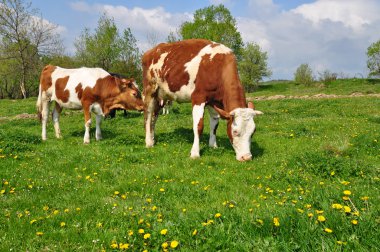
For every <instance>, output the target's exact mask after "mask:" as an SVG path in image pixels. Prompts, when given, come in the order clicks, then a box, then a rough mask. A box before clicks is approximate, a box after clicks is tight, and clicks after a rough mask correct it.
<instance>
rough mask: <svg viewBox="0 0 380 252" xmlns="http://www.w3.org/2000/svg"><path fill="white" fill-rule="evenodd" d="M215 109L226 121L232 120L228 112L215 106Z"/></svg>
mask: <svg viewBox="0 0 380 252" xmlns="http://www.w3.org/2000/svg"><path fill="white" fill-rule="evenodd" d="M213 107H214V109H215V111H216V112H218V114H219V115H220V117H221V118H223V119H226V120H229V119H230V118H231V115H230V114H229V113H227V112H226V111H224V110H223V109H221V108H218V107H217V106H215V105H214V106H213Z"/></svg>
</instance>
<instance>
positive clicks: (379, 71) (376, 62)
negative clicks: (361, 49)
mask: <svg viewBox="0 0 380 252" xmlns="http://www.w3.org/2000/svg"><path fill="white" fill-rule="evenodd" d="M367 56H368V60H367V66H368V69H369V71H370V73H369V75H370V76H380V40H379V41H377V42H375V43H373V44H372V45H370V46H369V47H368V49H367Z"/></svg>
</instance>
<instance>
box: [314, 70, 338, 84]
mask: <svg viewBox="0 0 380 252" xmlns="http://www.w3.org/2000/svg"><path fill="white" fill-rule="evenodd" d="M318 75H319V80H320V81H321V82H323V84H325V85H328V84H331V82H333V81H335V80H336V79H337V78H338V74H337V73H333V72H330V71H329V70H324V71H323V72H321V73H320V72H318Z"/></svg>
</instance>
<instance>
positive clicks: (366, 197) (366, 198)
mask: <svg viewBox="0 0 380 252" xmlns="http://www.w3.org/2000/svg"><path fill="white" fill-rule="evenodd" d="M360 199H361V200H363V201H367V200H368V199H369V197H368V196H363V197H361V198H360Z"/></svg>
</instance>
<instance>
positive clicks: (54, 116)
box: [53, 102, 62, 138]
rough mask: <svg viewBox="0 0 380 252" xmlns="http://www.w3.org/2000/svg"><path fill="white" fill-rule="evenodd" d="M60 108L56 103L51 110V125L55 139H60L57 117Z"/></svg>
mask: <svg viewBox="0 0 380 252" xmlns="http://www.w3.org/2000/svg"><path fill="white" fill-rule="evenodd" d="M61 111H62V107H61V106H59V104H58V103H57V102H55V107H54V110H53V123H54V130H55V137H56V138H61V137H62V135H61V129H60V128H59V115H60V114H61Z"/></svg>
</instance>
